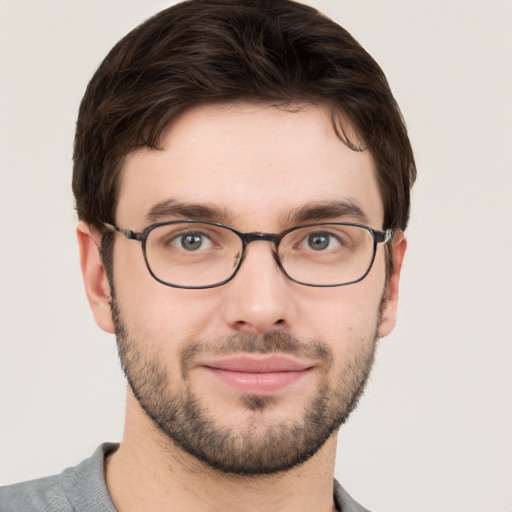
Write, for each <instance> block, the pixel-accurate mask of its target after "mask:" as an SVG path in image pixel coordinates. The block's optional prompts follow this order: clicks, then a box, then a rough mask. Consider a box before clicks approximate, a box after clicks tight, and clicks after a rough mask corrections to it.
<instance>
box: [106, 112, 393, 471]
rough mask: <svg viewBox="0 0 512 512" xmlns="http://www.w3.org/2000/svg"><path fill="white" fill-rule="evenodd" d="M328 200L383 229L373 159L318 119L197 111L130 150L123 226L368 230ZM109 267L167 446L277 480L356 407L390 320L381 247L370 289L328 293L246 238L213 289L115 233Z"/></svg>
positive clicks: (135, 383)
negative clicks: (164, 271) (179, 282)
mask: <svg viewBox="0 0 512 512" xmlns="http://www.w3.org/2000/svg"><path fill="white" fill-rule="evenodd" d="M290 110H292V109H290ZM334 203H336V204H341V205H343V204H344V203H349V204H351V205H354V204H355V205H356V206H358V207H359V208H360V210H361V211H362V213H363V215H364V216H365V217H366V220H365V223H366V224H368V225H369V226H371V227H373V228H375V229H382V227H383V226H382V222H383V206H382V201H381V199H380V196H379V191H378V188H377V181H376V177H375V169H374V163H373V160H372V158H371V156H370V155H369V154H368V152H354V151H351V150H350V149H348V148H347V147H346V146H344V145H343V144H342V143H341V142H340V141H339V140H338V139H337V138H336V136H335V134H334V132H333V130H332V126H331V121H330V116H329V114H328V113H327V111H326V110H324V109H322V108H319V107H314V106H311V105H303V106H301V108H300V109H296V111H294V112H291V111H283V110H280V109H278V108H275V107H272V106H266V105H260V104H242V105H240V104H238V105H235V106H226V105H221V106H204V107H198V108H195V109H193V110H191V111H188V112H187V113H185V114H184V115H183V116H182V117H180V118H179V119H178V120H177V121H176V122H174V123H173V125H172V126H171V128H170V129H169V130H168V132H167V133H166V134H165V137H164V139H163V150H158V151H155V150H149V149H143V150H140V151H138V152H135V153H133V154H131V155H130V156H128V158H127V159H126V162H125V165H124V170H123V174H122V183H121V187H120V193H119V202H118V207H117V212H116V224H117V225H118V226H120V227H122V228H128V229H133V230H135V231H141V230H142V229H143V228H145V227H146V226H147V225H149V224H151V223H153V222H156V221H161V220H177V219H183V218H194V219H198V220H208V221H217V222H223V223H225V224H229V225H231V226H233V227H234V228H236V229H237V230H239V231H242V232H253V231H258V232H269V233H279V232H281V231H283V230H285V229H287V228H290V227H293V226H294V225H296V224H297V220H296V219H297V218H298V217H300V216H302V217H301V223H305V222H308V221H309V222H322V221H329V222H337V221H339V222H343V221H348V222H361V221H362V219H361V218H360V216H357V215H356V216H355V217H354V215H355V214H354V213H351V214H349V215H346V214H343V212H342V210H343V209H340V214H339V215H338V216H336V217H335V218H332V217H331V216H330V214H328V213H327V212H325V208H324V209H322V208H321V206H322V205H326V204H327V205H331V206H332V205H333V204H334ZM150 212H151V215H150ZM205 216H206V217H205ZM113 264H114V265H113V266H114V274H113V281H112V285H113V290H112V292H113V293H112V296H113V298H114V300H113V312H114V317H115V324H116V325H115V327H116V332H117V337H118V343H119V349H120V355H121V359H122V363H123V366H124V369H125V372H126V374H127V377H128V380H129V383H130V386H131V388H132V391H133V394H134V396H135V397H136V398H137V400H138V402H139V404H140V405H141V406H142V408H143V409H144V410H145V411H146V413H147V414H148V415H149V416H150V417H151V418H152V420H153V421H154V423H155V424H156V425H157V426H158V427H159V429H160V431H161V432H163V433H164V434H166V435H167V436H168V437H169V438H170V439H172V441H173V442H174V443H175V444H177V445H178V446H180V447H181V448H183V449H184V450H185V451H187V452H188V453H191V454H192V455H194V456H195V457H197V458H198V459H199V460H202V461H203V462H206V463H208V464H209V465H210V466H213V467H215V468H218V469H220V470H223V471H227V472H235V473H245V474H257V473H269V472H275V471H280V470H283V469H287V468H289V467H293V466H295V465H297V464H299V463H302V462H304V461H305V460H307V459H308V458H309V457H310V456H311V455H313V454H314V453H315V452H316V451H317V450H318V449H319V448H320V447H321V446H322V445H323V443H324V442H325V440H326V439H327V438H328V437H329V436H330V435H331V434H332V433H333V432H334V431H335V430H336V429H337V428H338V427H339V425H340V424H341V423H342V422H343V421H344V419H345V418H346V416H347V415H348V413H349V412H350V410H351V408H352V407H353V405H355V402H356V400H357V397H358V396H359V394H360V393H361V391H362V388H363V386H364V382H365V380H366V377H367V375H368V373H369V370H370V367H371V363H372V360H373V355H374V350H375V344H376V339H377V337H378V336H379V335H385V334H387V333H388V332H389V331H390V330H391V329H392V327H393V322H394V315H393V314H390V315H388V314H384V316H383V317H382V319H381V306H382V304H381V303H382V299H383V297H384V293H385V284H386V283H385V254H384V249H383V247H382V245H380V246H379V248H378V249H377V254H376V259H375V262H374V265H373V267H372V270H371V271H370V273H369V274H368V276H367V277H366V278H365V279H364V280H362V281H361V282H359V283H356V284H352V285H348V286H340V287H333V288H314V287H309V286H303V285H300V284H297V283H294V282H292V281H291V280H289V279H288V278H287V277H286V276H285V275H284V274H283V273H282V272H281V270H280V269H279V267H278V266H277V264H276V262H275V260H274V258H273V254H272V246H271V244H270V243H269V242H264V241H257V242H253V243H251V244H249V246H248V247H247V253H246V257H245V260H244V261H243V263H242V266H241V268H240V270H239V272H238V273H237V275H236V276H235V277H234V279H232V280H231V281H230V282H228V283H227V284H225V285H223V286H220V287H217V288H210V289H199V290H188V289H178V288H172V287H168V286H165V285H163V284H161V283H159V282H157V281H156V280H155V279H153V278H152V277H151V275H150V274H149V272H148V270H147V268H146V266H145V263H144V260H143V256H142V251H141V248H140V244H139V243H137V242H134V241H130V240H127V239H125V238H124V237H122V236H116V240H115V246H114V257H113ZM384 298H385V297H384Z"/></svg>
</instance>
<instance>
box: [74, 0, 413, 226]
mask: <svg viewBox="0 0 512 512" xmlns="http://www.w3.org/2000/svg"><path fill="white" fill-rule="evenodd" d="M240 100H247V101H264V102H269V103H273V104H279V105H283V104H290V103H295V102H311V103H315V104H322V105H327V106H328V107H329V108H330V111H331V112H332V120H333V127H334V129H335V131H336V133H337V135H338V136H339V138H340V140H341V141H342V142H343V143H345V144H347V145H348V146H349V147H350V148H351V149H353V150H354V151H360V150H369V151H370V152H371V154H372V156H373V158H374V160H375V162H376V166H377V171H378V181H379V187H380V192H381V197H382V200H383V203H384V226H383V228H386V229H387V228H400V229H402V230H403V229H405V227H406V225H407V222H408V218H409V209H410V188H411V186H412V184H413V182H414V179H415V177H416V168H415V164H414V156H413V152H412V148H411V144H410V142H409V138H408V136H407V130H406V127H405V124H404V121H403V119H402V116H401V113H400V110H399V108H398V106H397V104H396V102H395V100H394V98H393V95H392V93H391V91H390V88H389V85H388V83H387V80H386V77H385V75H384V73H383V72H382V70H381V69H380V67H379V66H378V65H377V63H376V62H375V61H374V60H373V58H372V57H371V56H370V55H369V54H368V53H367V52H366V51H365V50H364V49H363V48H362V47H361V46H360V45H359V43H357V41H355V39H354V38H353V37H352V36H351V35H350V34H349V33H348V32H347V31H346V30H345V29H343V28H342V27H340V26H339V25H338V24H336V23H335V22H333V21H332V20H330V19H328V18H327V17H325V16H324V15H322V14H321V13H319V12H318V11H317V10H315V9H313V8H312V7H308V6H305V5H302V4H299V3H295V2H292V1H290V0H189V1H186V2H183V3H180V4H177V5H175V6H173V7H170V8H168V9H165V10H164V11H162V12H160V13H158V14H156V15H155V16H153V17H152V18H150V19H149V20H147V21H146V22H144V23H143V24H142V25H140V26H139V27H137V28H136V29H134V30H133V31H132V32H130V33H129V34H128V35H127V36H125V37H124V38H123V39H122V40H121V41H120V42H119V43H118V44H117V45H116V46H115V47H114V48H113V49H112V50H111V51H110V53H109V54H108V55H107V57H106V58H105V60H104V61H103V63H102V64H101V65H100V67H99V68H98V70H97V71H96V73H95V74H94V76H93V78H92V80H91V81H90V83H89V85H88V87H87V90H86V92H85V95H84V98H83V100H82V103H81V106H80V111H79V116H78V121H77V128H76V137H75V148H74V170H73V192H74V194H75V198H76V208H77V212H78V217H79V218H80V219H81V220H84V221H85V222H87V223H88V224H90V225H91V226H93V227H96V228H102V224H101V223H102V222H111V223H114V222H115V218H114V215H115V208H116V204H117V193H118V189H119V180H120V173H121V169H122V165H123V160H124V158H125V157H126V155H128V154H129V153H131V152H132V151H134V150H136V149H138V148H141V147H149V148H154V149H157V148H158V147H159V141H160V138H161V135H162V133H163V131H164V130H165V128H167V126H168V125H169V123H171V122H172V120H173V119H175V118H176V116H177V115H178V114H180V113H182V112H183V111H185V110H187V109H189V108H191V107H193V106H196V105H198V104H209V103H216V102H232V101H240ZM342 119H344V120H346V121H348V122H349V123H350V125H351V127H352V128H353V129H354V130H355V132H356V134H357V139H358V140H357V142H356V141H351V140H349V138H348V137H347V136H346V134H345V131H344V129H343V124H342Z"/></svg>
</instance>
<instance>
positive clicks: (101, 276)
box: [76, 222, 115, 334]
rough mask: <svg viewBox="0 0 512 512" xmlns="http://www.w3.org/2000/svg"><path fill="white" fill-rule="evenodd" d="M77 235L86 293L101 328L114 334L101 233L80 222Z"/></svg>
mask: <svg viewBox="0 0 512 512" xmlns="http://www.w3.org/2000/svg"><path fill="white" fill-rule="evenodd" d="M76 235H77V239H78V249H79V251H80V267H81V269H82V276H83V279H84V285H85V293H86V294H87V299H88V300H89V305H90V306H91V310H92V313H93V315H94V319H95V320H96V323H97V324H98V326H99V327H100V328H101V329H103V330H104V331H106V332H109V333H112V334H113V333H114V332H115V329H114V322H113V320H112V314H111V311H110V285H109V283H108V278H107V272H106V271H105V267H104V266H103V263H102V261H101V256H100V250H99V249H100V244H101V233H99V232H98V231H96V230H94V229H92V228H91V227H90V226H89V225H87V224H85V223H84V222H80V223H79V224H78V226H77V228H76Z"/></svg>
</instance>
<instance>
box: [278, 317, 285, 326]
mask: <svg viewBox="0 0 512 512" xmlns="http://www.w3.org/2000/svg"><path fill="white" fill-rule="evenodd" d="M282 324H284V320H283V319H282V318H280V319H279V320H277V322H276V325H282Z"/></svg>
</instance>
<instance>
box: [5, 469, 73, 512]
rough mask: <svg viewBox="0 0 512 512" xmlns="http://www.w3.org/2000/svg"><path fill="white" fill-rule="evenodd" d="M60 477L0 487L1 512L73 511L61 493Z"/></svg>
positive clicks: (49, 477) (55, 476)
mask: <svg viewBox="0 0 512 512" xmlns="http://www.w3.org/2000/svg"><path fill="white" fill-rule="evenodd" d="M60 479H61V477H60V475H54V476H48V477H46V478H40V479H38V480H31V481H29V482H23V483H19V484H14V485H8V486H6V487H0V511H1V512H19V511H20V510H23V511H24V512H37V511H48V512H67V511H70V512H72V511H73V508H72V507H71V504H70V503H69V501H68V499H67V498H66V495H65V494H64V492H63V489H62V485H61V481H60Z"/></svg>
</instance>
